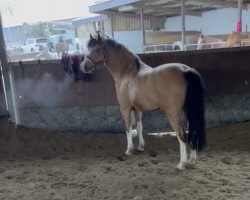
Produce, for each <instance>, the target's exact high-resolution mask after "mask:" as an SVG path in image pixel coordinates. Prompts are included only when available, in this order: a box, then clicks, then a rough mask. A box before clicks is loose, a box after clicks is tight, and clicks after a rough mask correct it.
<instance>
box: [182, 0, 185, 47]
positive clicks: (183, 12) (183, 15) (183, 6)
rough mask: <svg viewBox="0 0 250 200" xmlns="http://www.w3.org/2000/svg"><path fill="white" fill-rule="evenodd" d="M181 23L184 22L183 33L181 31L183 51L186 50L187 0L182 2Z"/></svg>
mask: <svg viewBox="0 0 250 200" xmlns="http://www.w3.org/2000/svg"><path fill="white" fill-rule="evenodd" d="M181 19H182V20H181V21H182V31H181V41H182V50H186V27H185V0H181Z"/></svg>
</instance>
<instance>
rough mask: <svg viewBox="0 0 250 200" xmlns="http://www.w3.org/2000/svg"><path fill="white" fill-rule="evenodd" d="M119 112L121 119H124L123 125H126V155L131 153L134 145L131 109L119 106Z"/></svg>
mask: <svg viewBox="0 0 250 200" xmlns="http://www.w3.org/2000/svg"><path fill="white" fill-rule="evenodd" d="M120 109H121V113H122V116H123V119H124V121H125V127H126V135H127V150H126V152H125V154H126V155H132V153H133V149H134V145H133V137H132V136H133V133H132V130H133V126H132V123H131V109H126V108H120Z"/></svg>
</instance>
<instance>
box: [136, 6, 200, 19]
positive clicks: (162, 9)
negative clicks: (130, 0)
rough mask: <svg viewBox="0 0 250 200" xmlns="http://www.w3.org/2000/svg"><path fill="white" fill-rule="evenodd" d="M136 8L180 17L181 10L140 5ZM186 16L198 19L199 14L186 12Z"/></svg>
mask: <svg viewBox="0 0 250 200" xmlns="http://www.w3.org/2000/svg"><path fill="white" fill-rule="evenodd" d="M138 7H139V8H144V9H148V10H157V11H159V12H163V13H167V14H173V15H181V9H176V8H166V7H162V6H153V5H141V6H138ZM186 15H192V16H199V17H200V16H201V13H200V12H193V11H186Z"/></svg>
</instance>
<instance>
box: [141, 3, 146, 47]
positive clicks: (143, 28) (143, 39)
mask: <svg viewBox="0 0 250 200" xmlns="http://www.w3.org/2000/svg"><path fill="white" fill-rule="evenodd" d="M141 32H142V46H143V51H144V46H145V27H144V11H143V8H141Z"/></svg>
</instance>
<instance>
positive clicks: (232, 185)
mask: <svg viewBox="0 0 250 200" xmlns="http://www.w3.org/2000/svg"><path fill="white" fill-rule="evenodd" d="M207 135H208V146H207V148H206V149H205V150H204V151H203V152H200V153H199V154H198V160H197V163H196V165H195V166H189V167H188V168H187V169H186V170H184V171H178V170H176V169H175V167H176V165H177V164H178V161H179V145H178V141H177V139H176V137H173V136H170V135H166V136H148V135H147V136H145V142H146V149H145V152H143V153H138V152H135V153H134V155H133V156H131V157H127V156H124V155H123V153H124V151H125V148H126V136H125V134H116V135H113V134H107V133H104V134H98V135H96V134H89V135H83V134H80V133H75V132H74V133H73V132H52V131H45V130H38V129H28V128H25V127H15V126H13V125H8V124H5V125H0V199H1V200H33V199H34V200H49V199H51V200H102V199H107V200H125V199H126V200H127V199H131V200H163V199H164V200H170V199H177V200H195V199H199V200H211V199H212V200H213V199H216V200H224V199H225V200H249V199H250V122H246V123H241V124H234V125H231V126H227V127H218V128H210V129H207ZM135 144H136V141H135Z"/></svg>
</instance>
